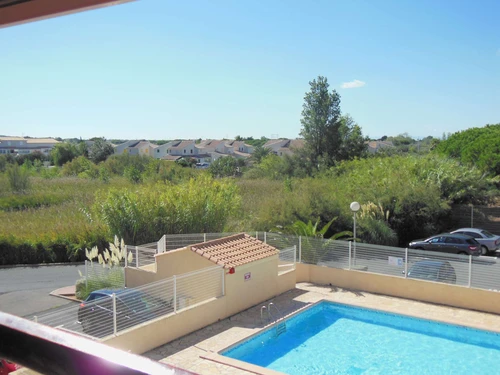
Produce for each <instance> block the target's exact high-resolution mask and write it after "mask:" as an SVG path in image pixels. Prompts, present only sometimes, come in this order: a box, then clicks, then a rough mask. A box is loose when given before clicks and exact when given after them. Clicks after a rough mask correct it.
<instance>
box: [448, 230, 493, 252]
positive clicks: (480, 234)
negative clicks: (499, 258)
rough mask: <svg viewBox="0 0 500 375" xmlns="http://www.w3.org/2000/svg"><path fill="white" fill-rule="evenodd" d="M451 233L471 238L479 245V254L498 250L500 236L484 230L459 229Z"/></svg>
mask: <svg viewBox="0 0 500 375" xmlns="http://www.w3.org/2000/svg"><path fill="white" fill-rule="evenodd" d="M451 233H457V234H465V235H467V236H471V237H473V238H475V239H476V240H477V242H479V243H480V244H481V254H482V255H486V254H488V253H494V252H495V251H497V250H498V249H500V236H497V235H495V234H492V233H490V232H488V231H487V230H484V229H478V228H460V229H457V230H454V231H453V232H451Z"/></svg>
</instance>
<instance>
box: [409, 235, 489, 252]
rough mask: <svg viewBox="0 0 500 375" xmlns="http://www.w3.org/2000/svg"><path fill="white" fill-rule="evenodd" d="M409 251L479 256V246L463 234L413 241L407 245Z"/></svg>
mask: <svg viewBox="0 0 500 375" xmlns="http://www.w3.org/2000/svg"><path fill="white" fill-rule="evenodd" d="M408 247H409V248H411V249H421V250H429V251H439V252H442V253H452V254H465V255H480V254H481V245H480V244H479V242H477V241H476V240H475V239H474V238H472V237H470V236H466V235H463V234H451V233H443V234H438V235H436V236H432V237H429V238H426V239H424V240H415V241H412V242H410V244H409V245H408Z"/></svg>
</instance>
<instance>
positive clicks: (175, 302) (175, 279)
mask: <svg viewBox="0 0 500 375" xmlns="http://www.w3.org/2000/svg"><path fill="white" fill-rule="evenodd" d="M174 313H176V314H177V277H176V276H175V275H174Z"/></svg>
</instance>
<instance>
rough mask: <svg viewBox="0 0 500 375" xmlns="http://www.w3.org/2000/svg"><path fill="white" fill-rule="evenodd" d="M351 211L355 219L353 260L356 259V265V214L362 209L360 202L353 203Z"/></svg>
mask: <svg viewBox="0 0 500 375" xmlns="http://www.w3.org/2000/svg"><path fill="white" fill-rule="evenodd" d="M350 208H351V211H352V212H353V218H354V230H353V237H354V244H353V245H354V251H353V254H354V255H353V258H354V263H353V264H354V265H356V212H358V211H359V209H360V208H361V206H360V204H359V203H358V202H352V203H351V205H350Z"/></svg>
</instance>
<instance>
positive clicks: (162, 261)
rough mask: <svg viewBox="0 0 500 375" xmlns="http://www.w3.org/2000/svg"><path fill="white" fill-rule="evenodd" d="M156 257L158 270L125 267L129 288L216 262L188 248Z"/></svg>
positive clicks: (205, 266)
mask: <svg viewBox="0 0 500 375" xmlns="http://www.w3.org/2000/svg"><path fill="white" fill-rule="evenodd" d="M155 259H156V272H148V271H147V270H146V269H142V268H139V269H136V268H125V280H126V286H127V287H128V288H134V287H137V286H140V285H144V284H149V283H152V282H155V281H159V280H163V279H167V278H169V277H172V276H174V275H182V274H184V273H188V272H192V271H197V270H200V269H202V268H207V267H212V266H214V263H213V262H211V261H209V260H208V259H206V258H204V257H202V256H200V255H199V254H196V253H194V252H193V251H191V250H190V249H188V248H184V249H179V250H172V251H168V252H166V253H162V254H158V255H156V256H155Z"/></svg>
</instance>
